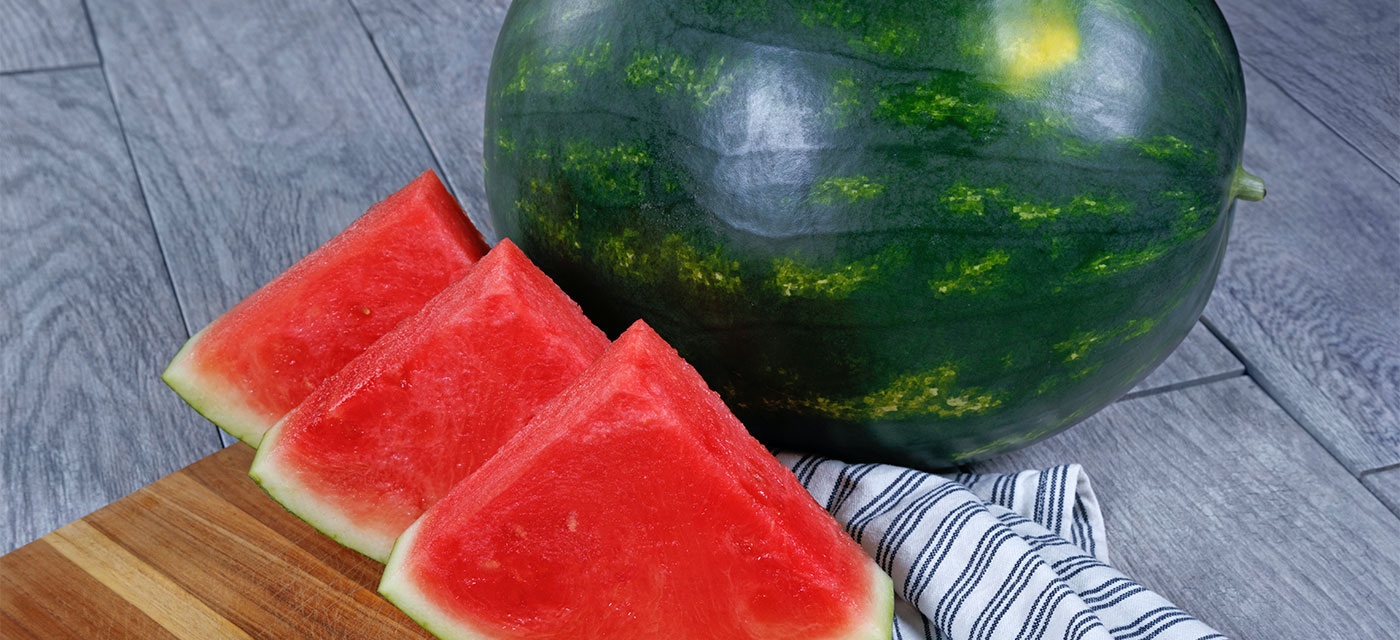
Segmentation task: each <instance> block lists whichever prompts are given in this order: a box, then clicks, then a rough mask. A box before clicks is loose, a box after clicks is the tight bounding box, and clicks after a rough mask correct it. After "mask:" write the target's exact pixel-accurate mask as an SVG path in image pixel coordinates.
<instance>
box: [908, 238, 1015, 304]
mask: <svg viewBox="0 0 1400 640" xmlns="http://www.w3.org/2000/svg"><path fill="white" fill-rule="evenodd" d="M1010 261H1011V255H1010V254H1008V253H1007V252H1005V251H1002V250H1000V249H993V250H992V251H990V252H988V253H987V254H986V255H983V256H981V257H979V258H976V259H970V260H969V259H964V260H961V261H959V262H957V263H949V264H948V267H947V270H948V273H949V274H952V277H950V278H946V279H943V280H931V281H929V283H928V285H929V287H930V288H932V289H933V290H934V291H935V292H937V293H938V294H939V295H940V296H944V295H948V294H951V293H975V292H977V291H979V290H982V289H986V288H988V287H994V286H996V285H998V284H1000V283H1001V280H1002V277H1001V273H1000V269H999V268H1000V267H1002V266H1005V265H1006V263H1008V262H1010Z"/></svg>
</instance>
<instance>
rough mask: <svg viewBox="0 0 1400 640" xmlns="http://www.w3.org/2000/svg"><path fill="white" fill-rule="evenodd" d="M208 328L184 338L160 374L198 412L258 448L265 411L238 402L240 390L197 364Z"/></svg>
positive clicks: (232, 434) (264, 421)
mask: <svg viewBox="0 0 1400 640" xmlns="http://www.w3.org/2000/svg"><path fill="white" fill-rule="evenodd" d="M205 331H206V329H200V330H199V331H198V332H196V333H195V334H194V335H192V336H190V339H189V340H188V341H186V342H185V345H184V346H183V347H180V351H179V352H178V353H176V354H175V357H174V358H173V359H171V360H170V365H169V366H167V367H166V368H165V371H164V372H163V373H161V374H160V379H161V380H164V381H165V384H167V385H169V386H170V388H171V389H174V390H175V393H177V394H179V396H180V397H181V398H183V399H184V401H185V403H186V404H188V405H190V407H192V408H193V409H194V410H195V411H198V412H199V415H202V416H204V417H205V418H207V419H208V420H209V421H210V422H213V423H214V424H216V425H218V426H219V428H220V429H223V430H224V431H226V432H228V434H229V435H231V436H233V437H235V438H238V439H239V440H242V441H243V442H245V443H247V444H248V446H250V447H253V448H255V449H256V448H257V447H258V444H259V443H260V442H262V440H263V432H262V431H263V426H264V425H265V424H267V422H266V419H265V418H263V416H262V414H260V413H259V412H257V411H255V410H253V409H252V408H251V407H249V406H248V405H247V404H245V403H242V402H238V401H237V398H238V393H237V392H236V391H235V390H233V389H231V388H228V385H226V384H225V383H223V382H221V381H219V380H218V379H217V378H211V377H207V376H204V375H202V374H201V373H200V372H199V370H198V369H196V368H195V358H194V357H193V353H194V352H195V350H196V349H197V348H198V346H199V341H200V337H201V336H203V335H204V332H205Z"/></svg>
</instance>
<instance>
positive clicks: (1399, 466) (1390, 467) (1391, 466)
mask: <svg viewBox="0 0 1400 640" xmlns="http://www.w3.org/2000/svg"><path fill="white" fill-rule="evenodd" d="M1396 469H1400V462H1397V463H1395V464H1386V465H1381V466H1379V467H1376V468H1374V469H1367V470H1365V471H1362V472H1361V473H1358V474H1356V477H1357V478H1358V479H1363V480H1364V479H1365V478H1366V477H1367V476H1370V475H1373V474H1377V473H1385V472H1386V471H1394V470H1396ZM1397 515H1400V514H1397Z"/></svg>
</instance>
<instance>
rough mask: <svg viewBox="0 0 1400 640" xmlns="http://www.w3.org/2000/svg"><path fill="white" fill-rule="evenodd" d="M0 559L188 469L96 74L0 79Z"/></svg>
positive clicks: (174, 313) (150, 275)
mask: <svg viewBox="0 0 1400 640" xmlns="http://www.w3.org/2000/svg"><path fill="white" fill-rule="evenodd" d="M0 123H3V126H0V149H3V150H4V151H3V152H0V193H3V194H4V197H3V198H0V274H3V277H0V309H3V310H4V312H3V313H0V344H2V345H3V349H0V388H3V389H4V392H3V393H0V462H3V487H4V489H3V491H0V493H3V494H4V499H3V501H0V551H9V550H10V549H13V548H15V547H17V546H19V545H20V544H23V543H25V542H28V541H30V540H33V539H34V538H35V537H38V536H39V535H41V534H44V533H47V532H49V531H52V530H53V529H54V528H56V527H58V526H59V525H62V524H64V523H66V522H69V521H71V520H73V519H74V518H77V517H78V516H81V515H83V514H85V513H88V512H89V511H92V510H93V509H96V508H98V507H100V506H102V505H104V504H107V503H108V502H111V501H112V500H115V499H117V498H119V497H121V496H123V495H126V494H127V493H130V492H132V491H135V490H136V489H138V488H140V487H141V486H142V485H145V484H147V483H149V482H151V481H153V480H155V479H156V478H159V477H161V476H163V475H165V474H167V473H170V472H171V471H173V470H175V469H178V468H180V467H181V466H184V465H186V464H188V463H190V462H191V461H194V460H197V459H199V458H200V457H202V456H203V455H205V454H207V453H209V452H211V451H214V450H215V449H216V448H217V447H218V445H219V439H218V437H217V436H216V435H215V429H214V428H213V427H212V426H211V425H210V424H209V423H208V422H205V421H204V420H203V419H201V418H199V417H198V416H196V415H194V414H193V413H191V412H190V411H188V410H187V409H186V408H185V407H184V403H182V402H181V401H180V399H179V398H178V397H176V396H174V395H173V394H172V393H171V392H170V390H169V389H167V388H166V387H165V385H163V384H161V382H160V379H159V377H158V375H159V372H160V370H161V368H162V367H163V366H164V364H165V359H166V352H167V351H168V350H169V349H171V348H172V347H174V346H177V345H179V344H180V343H181V342H183V341H184V340H185V338H186V333H185V328H184V326H182V324H181V322H180V310H179V308H178V307H177V306H176V303H175V297H174V294H173V292H172V291H171V287H170V282H169V280H168V276H167V275H166V272H165V267H164V265H163V264H162V262H161V250H160V246H159V245H158V243H157V241H156V236H155V233H154V231H153V230H152V228H151V222H150V219H149V218H148V217H147V214H146V210H145V207H144V206H143V204H142V201H141V194H140V192H139V190H138V187H137V184H136V176H135V175H134V174H133V172H132V167H131V163H130V161H129V159H128V157H127V154H126V149H125V147H124V146H123V143H122V138H121V132H120V131H119V129H118V126H117V120H116V114H115V113H114V112H113V110H112V104H111V100H110V98H109V97H108V94H107V89H106V86H105V85H104V84H103V81H102V74H101V72H100V71H99V70H97V69H82V70H72V71H62V72H54V73H37V74H23V75H16V76H4V77H0Z"/></svg>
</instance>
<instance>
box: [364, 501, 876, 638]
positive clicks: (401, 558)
mask: <svg viewBox="0 0 1400 640" xmlns="http://www.w3.org/2000/svg"><path fill="white" fill-rule="evenodd" d="M422 521H423V519H422V518H419V519H418V520H417V521H415V522H414V523H413V525H412V526H410V527H409V528H408V530H406V531H404V532H403V535H401V536H399V539H398V541H397V542H395V543H394V550H393V553H391V554H389V563H388V566H386V567H385V568H384V576H383V577H382V578H380V580H379V593H380V595H382V596H384V597H385V598H386V599H388V600H389V602H392V603H393V604H394V606H396V607H398V608H399V610H400V611H403V612H404V613H405V614H407V615H408V617H410V618H412V619H413V620H414V621H415V622H417V623H418V624H420V625H422V627H423V628H424V629H427V630H428V632H429V633H431V634H433V635H434V636H437V637H438V638H440V639H441V640H498V637H497V636H492V635H490V633H488V632H486V631H484V630H482V629H481V628H479V627H477V626H475V625H472V624H471V623H470V622H469V621H465V620H455V619H453V617H452V616H450V615H448V614H447V613H445V612H444V611H443V610H442V609H440V608H438V607H437V606H436V605H434V604H433V603H432V601H431V600H429V599H428V597H427V596H426V595H424V594H423V592H422V591H421V590H420V589H419V588H418V585H416V584H414V583H413V581H412V580H411V579H410V577H409V569H408V566H407V563H408V558H409V556H411V555H412V549H413V547H414V541H415V540H416V539H417V537H418V525H419V523H421V522H422ZM865 560H866V567H867V570H868V571H869V573H870V593H869V597H868V599H867V601H866V602H867V603H868V604H867V608H866V611H869V612H870V616H869V617H868V618H866V620H864V621H863V624H860V625H858V626H857V627H856V628H854V629H851V630H850V631H847V632H842V633H838V634H836V635H834V636H829V637H826V638H810V639H807V640H890V636H891V635H892V634H893V632H894V629H893V627H894V583H893V582H892V581H891V580H890V577H889V576H888V575H886V574H885V572H884V571H882V570H881V569H880V567H879V565H877V564H875V561H874V560H873V559H871V558H869V557H868V556H867V557H866V559H865ZM793 640H803V639H800V638H794V639H793Z"/></svg>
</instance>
